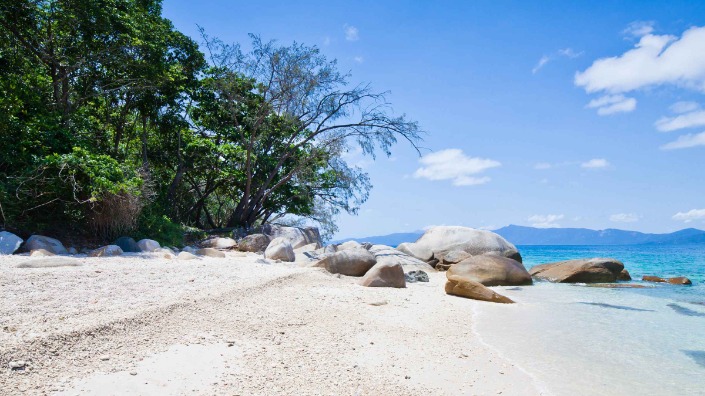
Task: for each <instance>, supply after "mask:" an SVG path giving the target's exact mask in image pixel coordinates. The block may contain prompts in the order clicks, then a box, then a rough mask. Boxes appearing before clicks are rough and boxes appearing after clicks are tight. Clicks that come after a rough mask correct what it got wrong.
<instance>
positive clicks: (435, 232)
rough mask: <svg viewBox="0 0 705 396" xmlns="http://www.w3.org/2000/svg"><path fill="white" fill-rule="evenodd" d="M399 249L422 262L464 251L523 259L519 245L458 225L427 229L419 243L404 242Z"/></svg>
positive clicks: (486, 232)
mask: <svg viewBox="0 0 705 396" xmlns="http://www.w3.org/2000/svg"><path fill="white" fill-rule="evenodd" d="M397 249H398V250H400V251H402V252H404V253H406V254H408V255H411V256H414V257H416V258H418V259H419V260H422V261H429V260H431V259H433V258H434V257H436V258H439V259H440V258H443V257H445V255H447V254H448V253H450V252H453V251H463V252H466V253H469V254H470V255H473V256H477V255H480V254H485V253H495V254H498V255H500V256H503V257H508V258H511V259H514V260H517V261H519V262H521V255H520V254H519V251H518V250H517V248H516V246H514V245H513V244H511V243H509V242H507V240H506V239H504V238H502V237H501V236H499V235H497V234H495V233H494V232H490V231H485V230H476V229H474V228H468V227H459V226H437V227H432V228H430V229H429V230H428V231H426V232H425V233H424V234H423V235H422V236H421V237H420V238H419V239H418V240H417V241H416V242H413V243H402V244H401V245H399V246H398V247H397Z"/></svg>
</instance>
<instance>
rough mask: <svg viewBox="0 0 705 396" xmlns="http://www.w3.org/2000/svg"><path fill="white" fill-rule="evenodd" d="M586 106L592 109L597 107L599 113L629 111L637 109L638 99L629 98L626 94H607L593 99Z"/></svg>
mask: <svg viewBox="0 0 705 396" xmlns="http://www.w3.org/2000/svg"><path fill="white" fill-rule="evenodd" d="M586 107H588V108H590V109H595V108H596V109H597V114H599V115H610V114H614V113H628V112H630V111H634V109H636V99H634V98H627V97H625V96H624V95H605V96H602V97H600V98H597V99H593V100H591V101H590V103H588V104H587V106H586Z"/></svg>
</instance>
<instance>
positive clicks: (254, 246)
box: [237, 234, 272, 253]
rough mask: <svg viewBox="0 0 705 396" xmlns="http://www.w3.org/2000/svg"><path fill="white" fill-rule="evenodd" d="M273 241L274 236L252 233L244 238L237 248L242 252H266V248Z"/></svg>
mask: <svg viewBox="0 0 705 396" xmlns="http://www.w3.org/2000/svg"><path fill="white" fill-rule="evenodd" d="M270 242H272V238H270V237H269V236H267V235H264V234H252V235H248V236H246V237H244V238H242V239H240V242H238V244H237V249H238V250H240V251H241V252H253V253H259V252H264V249H266V248H267V246H269V243H270Z"/></svg>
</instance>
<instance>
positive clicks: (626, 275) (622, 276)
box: [617, 268, 632, 281]
mask: <svg viewBox="0 0 705 396" xmlns="http://www.w3.org/2000/svg"><path fill="white" fill-rule="evenodd" d="M617 280H619V281H630V280H632V276H631V275H629V271H627V269H626V268H625V269H623V270H622V271H621V272H620V273H619V275H617Z"/></svg>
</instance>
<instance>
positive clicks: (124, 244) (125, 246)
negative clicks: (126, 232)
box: [113, 236, 142, 253]
mask: <svg viewBox="0 0 705 396" xmlns="http://www.w3.org/2000/svg"><path fill="white" fill-rule="evenodd" d="M113 245H117V246H120V249H122V251H123V252H125V253H139V252H141V251H142V250H141V249H140V247H139V246H138V245H137V242H135V240H134V239H132V238H130V237H126V236H124V237H120V238H118V239H116V240H115V242H113Z"/></svg>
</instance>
